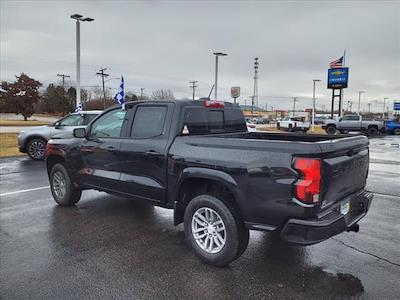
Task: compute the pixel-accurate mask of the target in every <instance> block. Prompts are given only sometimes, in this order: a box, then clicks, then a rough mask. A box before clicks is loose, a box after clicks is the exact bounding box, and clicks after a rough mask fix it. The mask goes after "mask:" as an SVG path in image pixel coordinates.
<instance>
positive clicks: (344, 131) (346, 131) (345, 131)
mask: <svg viewBox="0 0 400 300" xmlns="http://www.w3.org/2000/svg"><path fill="white" fill-rule="evenodd" d="M340 133H341V134H348V133H349V131H348V130H340Z"/></svg>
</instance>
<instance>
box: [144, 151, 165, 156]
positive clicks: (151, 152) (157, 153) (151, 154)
mask: <svg viewBox="0 0 400 300" xmlns="http://www.w3.org/2000/svg"><path fill="white" fill-rule="evenodd" d="M145 155H146V156H148V157H154V156H159V155H161V153H160V152H157V151H154V150H149V151H147V152H145Z"/></svg>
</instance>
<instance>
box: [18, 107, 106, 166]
mask: <svg viewBox="0 0 400 300" xmlns="http://www.w3.org/2000/svg"><path fill="white" fill-rule="evenodd" d="M100 113H101V111H97V110H93V111H80V112H78V113H71V114H69V115H67V116H65V117H63V118H61V119H60V120H57V121H56V122H54V123H53V124H49V125H46V126H35V127H30V128H27V129H23V130H21V131H20V133H19V135H18V147H19V151H20V152H23V153H28V155H29V157H30V158H32V159H34V160H41V159H44V157H45V149H46V144H47V141H48V140H50V139H51V138H53V137H54V136H56V135H57V136H62V137H69V136H70V137H72V131H73V130H74V129H75V128H79V127H86V125H88V124H89V123H90V122H91V121H92V120H93V119H94V118H95V117H96V116H98V115H99V114H100Z"/></svg>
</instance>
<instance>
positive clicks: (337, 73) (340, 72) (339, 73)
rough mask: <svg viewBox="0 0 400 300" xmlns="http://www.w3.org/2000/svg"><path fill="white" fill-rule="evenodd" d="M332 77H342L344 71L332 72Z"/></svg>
mask: <svg viewBox="0 0 400 300" xmlns="http://www.w3.org/2000/svg"><path fill="white" fill-rule="evenodd" d="M331 74H332V75H335V76H336V75H337V76H340V75H342V74H344V72H343V71H335V72H332V73H331Z"/></svg>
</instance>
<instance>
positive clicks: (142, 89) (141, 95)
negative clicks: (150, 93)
mask: <svg viewBox="0 0 400 300" xmlns="http://www.w3.org/2000/svg"><path fill="white" fill-rule="evenodd" d="M143 91H144V88H140V100H143Z"/></svg>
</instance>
